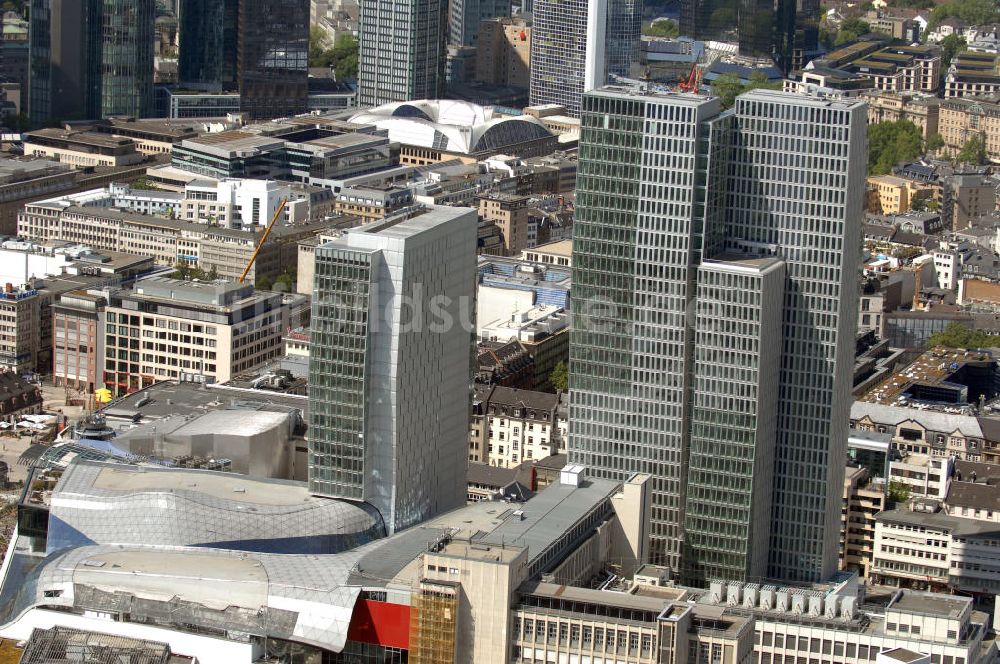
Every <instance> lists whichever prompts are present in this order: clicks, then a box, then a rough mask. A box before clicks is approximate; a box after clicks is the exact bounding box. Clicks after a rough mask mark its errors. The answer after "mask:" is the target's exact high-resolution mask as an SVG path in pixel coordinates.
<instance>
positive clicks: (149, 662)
mask: <svg viewBox="0 0 1000 664" xmlns="http://www.w3.org/2000/svg"><path fill="white" fill-rule="evenodd" d="M179 661H182V660H181V659H180V658H176V657H173V656H172V655H171V653H170V646H168V645H167V644H165V643H157V642H155V641H142V640H140V639H131V638H128V637H125V636H111V635H108V634H97V633H94V632H83V631H79V630H75V629H67V628H65V627H53V628H52V629H39V628H35V631H34V632H32V634H31V640H30V641H28V645H27V646H26V647H25V649H24V654H23V655H22V656H21V664H56V663H58V662H74V663H76V664H125V663H127V664H173V663H174V662H179ZM188 661H190V660H188Z"/></svg>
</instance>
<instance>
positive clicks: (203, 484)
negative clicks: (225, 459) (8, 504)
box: [48, 461, 385, 554]
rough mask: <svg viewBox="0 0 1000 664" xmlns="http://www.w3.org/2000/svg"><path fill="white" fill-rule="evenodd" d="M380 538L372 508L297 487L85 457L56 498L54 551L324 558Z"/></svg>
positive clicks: (381, 529)
mask: <svg viewBox="0 0 1000 664" xmlns="http://www.w3.org/2000/svg"><path fill="white" fill-rule="evenodd" d="M109 514H114V515H115V517H114V518H108V515H109ZM384 535H385V528H384V526H383V524H382V519H381V517H380V516H379V514H378V511H377V510H375V508H374V507H371V506H370V505H367V504H365V503H352V502H347V501H341V500H332V499H324V498H317V497H315V496H312V495H311V494H310V493H309V491H308V489H307V487H306V485H305V484H303V483H299V482H290V481H284V480H265V479H258V478H253V477H248V476H245V475H237V474H233V473H219V472H212V471H205V470H189V469H177V468H175V469H168V468H157V467H145V466H143V467H140V466H126V465H122V464H108V463H100V462H94V461H79V462H77V463H74V464H71V465H70V466H69V467H68V468H66V470H65V471H64V472H63V475H62V478H61V479H60V480H59V484H58V485H57V486H56V490H55V492H54V494H53V495H52V498H51V516H50V521H49V537H48V552H49V553H52V552H54V551H58V550H60V549H66V548H69V547H74V546H82V545H91V544H141V545H161V546H211V547H215V548H220V549H233V550H237V551H258V552H268V553H287V554H301V553H314V554H320V553H339V552H341V551H345V550H347V549H351V548H354V547H357V546H359V545H362V544H365V543H367V542H370V541H373V540H375V539H378V538H380V537H383V536H384Z"/></svg>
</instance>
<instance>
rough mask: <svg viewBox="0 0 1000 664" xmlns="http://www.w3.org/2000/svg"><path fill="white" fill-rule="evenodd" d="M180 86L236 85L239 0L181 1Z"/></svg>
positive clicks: (219, 87) (213, 88)
mask: <svg viewBox="0 0 1000 664" xmlns="http://www.w3.org/2000/svg"><path fill="white" fill-rule="evenodd" d="M179 19H180V39H181V45H182V46H181V49H180V56H179V61H178V65H177V67H178V72H177V74H178V80H179V81H180V87H181V88H183V89H189V90H205V91H210V92H219V91H223V90H232V89H234V88H235V87H236V60H237V57H236V56H237V47H238V43H239V40H238V36H239V30H238V22H239V0H181V3H180V17H179Z"/></svg>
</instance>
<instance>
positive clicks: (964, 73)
mask: <svg viewBox="0 0 1000 664" xmlns="http://www.w3.org/2000/svg"><path fill="white" fill-rule="evenodd" d="M997 92H1000V55H998V54H996V53H980V52H973V51H963V52H962V53H959V54H957V55H956V56H955V57H954V58H953V59H952V61H951V66H950V67H948V73H947V75H946V76H945V79H944V98H945V99H955V98H959V97H975V96H979V95H991V94H994V93H997Z"/></svg>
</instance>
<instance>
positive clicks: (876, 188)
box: [868, 175, 935, 214]
mask: <svg viewBox="0 0 1000 664" xmlns="http://www.w3.org/2000/svg"><path fill="white" fill-rule="evenodd" d="M868 192H869V193H868V196H869V199H868V212H870V213H872V214H900V213H902V212H906V211H908V210H909V209H910V208H911V207H913V205H914V204H915V203H916V202H917V201H921V200H922V201H928V200H931V199H932V198H933V197H934V193H935V188H934V187H933V186H931V185H927V184H922V183H920V182H915V181H913V180H908V179H906V178H901V177H896V176H895V175H872V176H869V177H868Z"/></svg>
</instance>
